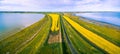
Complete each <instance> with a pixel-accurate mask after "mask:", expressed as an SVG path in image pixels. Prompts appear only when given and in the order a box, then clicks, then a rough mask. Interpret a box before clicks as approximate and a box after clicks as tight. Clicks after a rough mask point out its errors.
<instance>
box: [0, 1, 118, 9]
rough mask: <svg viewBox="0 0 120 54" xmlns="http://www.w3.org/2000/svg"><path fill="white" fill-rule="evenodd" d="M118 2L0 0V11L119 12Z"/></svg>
mask: <svg viewBox="0 0 120 54" xmlns="http://www.w3.org/2000/svg"><path fill="white" fill-rule="evenodd" d="M119 2H120V0H0V11H120V3H119Z"/></svg>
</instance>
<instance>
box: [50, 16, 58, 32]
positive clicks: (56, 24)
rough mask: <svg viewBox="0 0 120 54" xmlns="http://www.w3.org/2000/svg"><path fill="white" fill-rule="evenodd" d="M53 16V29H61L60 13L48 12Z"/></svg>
mask: <svg viewBox="0 0 120 54" xmlns="http://www.w3.org/2000/svg"><path fill="white" fill-rule="evenodd" d="M48 15H49V16H50V17H51V18H52V26H51V31H58V30H59V24H58V20H59V15H58V14H48Z"/></svg>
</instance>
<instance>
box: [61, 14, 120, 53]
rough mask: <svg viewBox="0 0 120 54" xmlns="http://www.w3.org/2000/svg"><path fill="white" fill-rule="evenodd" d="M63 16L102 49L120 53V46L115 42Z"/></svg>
mask: <svg viewBox="0 0 120 54" xmlns="http://www.w3.org/2000/svg"><path fill="white" fill-rule="evenodd" d="M63 17H64V18H65V19H66V20H67V21H68V22H69V23H70V24H71V25H72V27H73V28H75V29H76V30H77V31H78V32H79V33H81V34H82V35H83V36H84V37H85V38H87V39H88V40H90V41H91V42H92V43H94V44H95V45H97V46H98V47H100V48H101V49H103V50H105V51H107V52H108V53H111V54H114V53H115V54H118V53H120V47H118V46H116V45H114V44H113V43H111V42H109V41H107V40H106V39H104V38H102V37H100V36H99V35H97V34H95V33H93V32H91V31H89V30H87V29H86V28H84V27H82V26H80V25H79V24H78V23H76V22H74V21H73V20H71V19H70V18H69V17H67V16H63ZM93 36H94V37H93ZM113 48H114V49H113Z"/></svg>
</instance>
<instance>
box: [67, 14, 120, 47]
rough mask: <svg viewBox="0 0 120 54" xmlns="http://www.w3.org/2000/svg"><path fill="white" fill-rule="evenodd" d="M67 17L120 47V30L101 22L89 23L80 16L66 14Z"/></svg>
mask: <svg viewBox="0 0 120 54" xmlns="http://www.w3.org/2000/svg"><path fill="white" fill-rule="evenodd" d="M66 15H67V16H68V17H69V18H70V19H72V20H73V21H76V22H77V23H79V24H80V25H81V26H83V27H84V28H86V29H88V30H90V31H92V32H94V33H96V34H98V35H100V36H101V37H103V38H105V39H106V40H108V41H111V42H112V43H114V44H116V45H117V46H119V47H120V29H118V28H115V27H113V26H111V25H109V24H106V23H103V25H102V24H101V22H97V21H94V22H96V23H91V22H92V21H91V20H89V22H88V19H84V18H81V17H78V16H73V15H70V14H66ZM86 20H87V21H86ZM90 21H91V22H90ZM104 24H105V25H104Z"/></svg>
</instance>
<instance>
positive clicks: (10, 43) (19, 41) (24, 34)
mask: <svg viewBox="0 0 120 54" xmlns="http://www.w3.org/2000/svg"><path fill="white" fill-rule="evenodd" d="M47 21H48V18H46V17H45V18H43V19H42V20H40V21H39V22H36V23H35V24H33V25H31V26H29V27H27V28H25V29H23V30H22V31H20V32H18V33H16V34H14V35H12V36H10V37H8V38H6V39H4V40H1V41H0V53H1V54H5V53H10V54H13V53H15V52H16V51H17V50H19V48H21V47H23V46H26V45H28V43H29V42H30V41H31V40H33V38H34V37H36V36H37V34H36V33H37V32H39V30H41V28H42V27H43V25H44V24H46V23H47ZM35 34H36V35H35ZM41 34H42V33H41Z"/></svg>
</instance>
